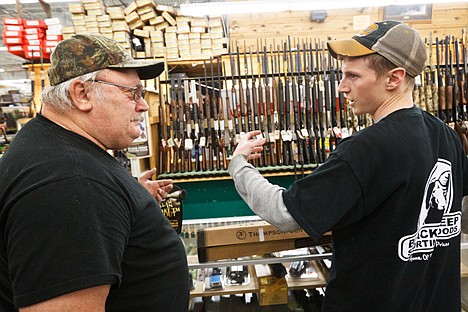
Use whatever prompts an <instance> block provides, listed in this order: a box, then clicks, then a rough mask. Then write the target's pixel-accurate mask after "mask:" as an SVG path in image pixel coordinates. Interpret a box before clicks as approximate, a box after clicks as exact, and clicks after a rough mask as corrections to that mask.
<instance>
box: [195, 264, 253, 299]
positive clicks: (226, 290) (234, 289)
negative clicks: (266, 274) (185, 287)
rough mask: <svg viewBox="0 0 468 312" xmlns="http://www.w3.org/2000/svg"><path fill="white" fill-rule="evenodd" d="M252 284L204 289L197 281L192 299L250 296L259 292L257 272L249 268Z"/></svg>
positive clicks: (202, 284) (201, 283)
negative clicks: (235, 295)
mask: <svg viewBox="0 0 468 312" xmlns="http://www.w3.org/2000/svg"><path fill="white" fill-rule="evenodd" d="M249 274H250V282H249V283H248V284H246V285H224V286H223V288H221V289H207V290H205V289H204V283H203V282H200V281H197V283H196V285H195V288H194V289H193V290H191V291H190V299H192V298H195V297H211V296H223V295H234V294H249V293H255V292H258V283H257V278H256V275H255V270H254V268H253V267H252V266H249Z"/></svg>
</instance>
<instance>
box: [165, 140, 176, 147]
mask: <svg viewBox="0 0 468 312" xmlns="http://www.w3.org/2000/svg"><path fill="white" fill-rule="evenodd" d="M174 145H175V144H174V141H173V140H172V139H171V138H169V139H168V140H167V146H169V147H171V148H172V147H173V146H174Z"/></svg>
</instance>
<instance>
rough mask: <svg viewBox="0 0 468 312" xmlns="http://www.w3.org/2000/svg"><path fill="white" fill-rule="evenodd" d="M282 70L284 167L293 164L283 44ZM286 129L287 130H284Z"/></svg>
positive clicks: (288, 95) (286, 70) (286, 72)
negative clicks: (283, 80)
mask: <svg viewBox="0 0 468 312" xmlns="http://www.w3.org/2000/svg"><path fill="white" fill-rule="evenodd" d="M283 64H284V65H283V68H284V77H285V78H284V79H285V82H284V123H283V124H284V125H285V127H284V128H285V129H283V130H281V138H282V139H283V146H284V150H283V156H284V160H283V163H284V164H286V165H292V164H293V151H292V142H291V141H292V136H293V135H292V131H291V122H290V109H291V96H290V87H289V75H288V73H289V71H290V68H289V63H288V55H287V43H286V42H284V45H283ZM286 127H287V129H286Z"/></svg>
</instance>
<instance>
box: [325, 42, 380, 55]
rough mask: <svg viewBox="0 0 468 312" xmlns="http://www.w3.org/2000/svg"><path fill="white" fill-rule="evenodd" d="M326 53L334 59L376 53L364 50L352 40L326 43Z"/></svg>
mask: <svg viewBox="0 0 468 312" xmlns="http://www.w3.org/2000/svg"><path fill="white" fill-rule="evenodd" d="M327 45H328V51H330V53H331V55H332V56H333V57H334V58H338V56H339V55H342V56H351V57H354V56H364V55H369V54H373V53H377V52H376V51H373V50H371V49H368V48H366V47H365V46H363V45H362V44H360V43H359V42H357V41H356V40H354V39H343V40H334V41H329V42H327Z"/></svg>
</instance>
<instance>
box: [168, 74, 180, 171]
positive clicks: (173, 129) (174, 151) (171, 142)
mask: <svg viewBox="0 0 468 312" xmlns="http://www.w3.org/2000/svg"><path fill="white" fill-rule="evenodd" d="M176 111H177V97H176V91H175V79H174V78H171V117H170V118H171V120H172V122H171V126H170V134H171V137H170V138H169V139H168V140H167V144H168V146H169V147H170V148H171V161H170V163H171V168H170V170H169V171H170V172H177V171H178V170H179V168H178V163H177V160H178V159H179V149H178V146H177V144H176V134H177V118H176V116H177V114H176Z"/></svg>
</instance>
